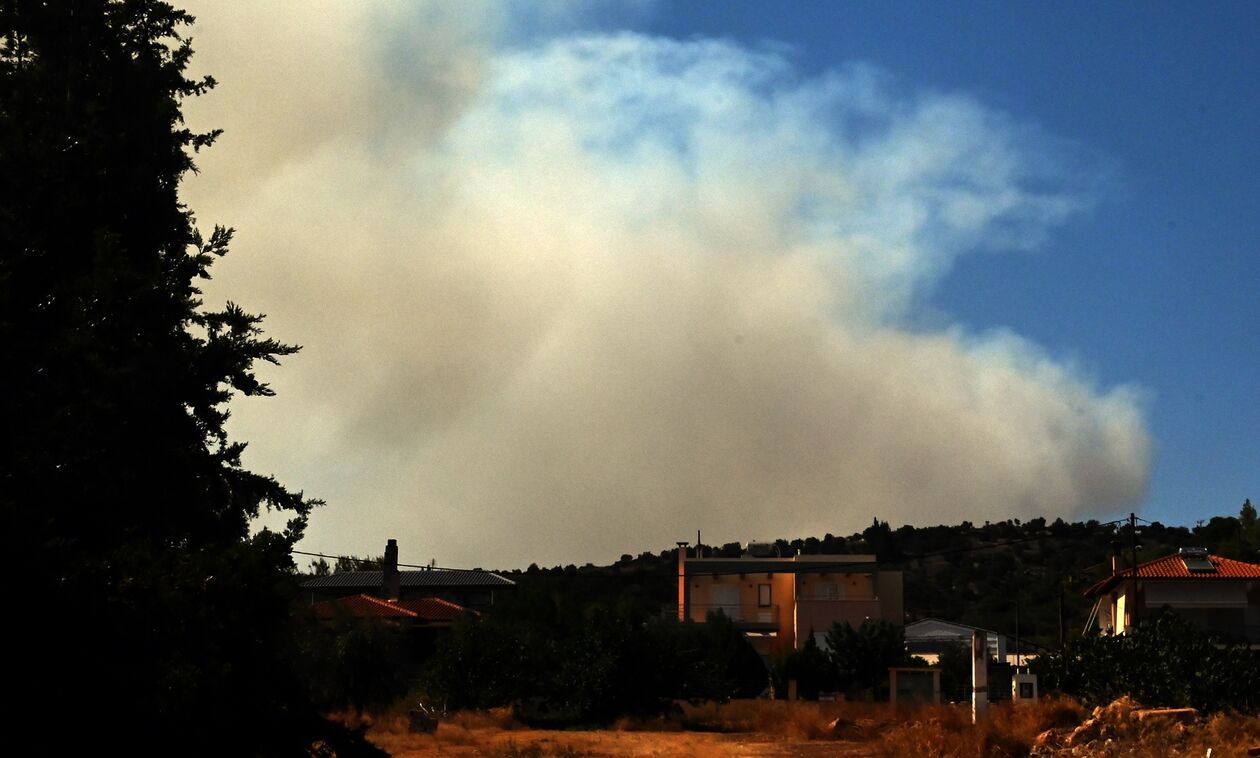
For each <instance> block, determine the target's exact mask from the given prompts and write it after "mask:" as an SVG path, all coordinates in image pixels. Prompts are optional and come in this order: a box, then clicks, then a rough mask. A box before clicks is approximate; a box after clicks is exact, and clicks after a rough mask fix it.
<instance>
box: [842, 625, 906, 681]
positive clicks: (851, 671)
mask: <svg viewBox="0 0 1260 758" xmlns="http://www.w3.org/2000/svg"><path fill="white" fill-rule="evenodd" d="M827 646H828V647H829V648H831V660H832V662H833V663H834V664H835V668H836V674H837V676H838V678H839V682H840V686H841V687H842V688H844V689H845V690H846V691H847V692H848V693H849V694H850V695H857V694H859V693H861V692H863V691H867V690H869V691H870V693H871V696H872V697H874V698H875V699H884V698H886V697H888V668H889V667H890V666H900V665H903V664H905V663H906V662H907V661H908V660H909V654H908V653H906V637H905V628H904V627H902V626H900V625H898V624H894V623H892V622H890V621H884V620H883V619H879V620H875V621H872V620H870V619H867V620H866V621H863V622H862V625H861V626H860V627H858V628H857V629H854V628H853V626H852V625H850V624H849V623H847V622H846V623H843V624H840V623H837V624H834V625H832V627H831V630H830V631H828V632H827Z"/></svg>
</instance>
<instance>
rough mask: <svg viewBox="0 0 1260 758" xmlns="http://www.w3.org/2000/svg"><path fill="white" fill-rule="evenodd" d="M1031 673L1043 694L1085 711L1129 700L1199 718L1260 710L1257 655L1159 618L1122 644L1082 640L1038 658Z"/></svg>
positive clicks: (1181, 623)
mask: <svg viewBox="0 0 1260 758" xmlns="http://www.w3.org/2000/svg"><path fill="white" fill-rule="evenodd" d="M1033 669H1034V671H1035V672H1036V673H1037V674H1038V676H1039V677H1040V680H1041V683H1042V686H1043V688H1044V689H1047V690H1057V691H1060V692H1064V693H1068V694H1071V695H1074V696H1076V697H1079V698H1080V699H1082V700H1083V701H1085V702H1087V703H1090V704H1099V703H1106V702H1109V701H1111V700H1113V699H1115V698H1117V697H1120V696H1121V695H1130V696H1132V697H1134V698H1136V699H1137V700H1139V701H1140V702H1143V703H1148V704H1152V705H1168V706H1190V707H1193V708H1198V709H1199V710H1201V711H1205V712H1213V711H1222V710H1231V709H1232V710H1239V711H1245V712H1254V711H1256V710H1258V709H1260V690H1258V689H1257V688H1256V686H1255V683H1256V682H1258V681H1260V651H1254V650H1249V649H1248V648H1247V647H1246V646H1245V645H1229V644H1224V643H1222V642H1220V641H1219V640H1217V639H1215V638H1214V637H1213V636H1212V635H1210V634H1207V633H1205V632H1203V631H1202V630H1201V629H1199V628H1198V627H1196V626H1194V625H1193V624H1191V623H1190V622H1188V621H1186V620H1185V619H1182V618H1181V617H1179V616H1177V615H1176V614H1174V613H1170V612H1165V613H1161V614H1158V615H1156V616H1154V617H1153V618H1151V619H1148V620H1147V621H1144V622H1143V623H1141V624H1139V625H1138V626H1136V627H1135V628H1134V630H1133V632H1132V634H1129V635H1126V636H1123V637H1102V636H1092V637H1084V638H1081V639H1079V640H1075V641H1072V642H1071V643H1069V644H1068V645H1067V646H1066V647H1064V649H1063V650H1062V651H1060V652H1058V653H1052V654H1049V655H1044V656H1041V657H1039V658H1038V659H1037V660H1036V661H1034V662H1033Z"/></svg>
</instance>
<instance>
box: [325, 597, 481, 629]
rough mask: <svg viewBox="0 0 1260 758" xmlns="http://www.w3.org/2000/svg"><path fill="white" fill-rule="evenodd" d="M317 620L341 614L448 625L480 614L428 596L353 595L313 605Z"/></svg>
mask: <svg viewBox="0 0 1260 758" xmlns="http://www.w3.org/2000/svg"><path fill="white" fill-rule="evenodd" d="M311 611H312V612H313V613H314V614H315V617H316V618H320V619H326V620H327V619H332V618H335V617H336V616H338V615H340V614H345V615H349V616H353V617H355V618H375V619H412V620H415V621H420V622H429V623H431V622H449V621H453V620H454V619H455V618H456V617H458V616H460V615H462V614H465V613H471V614H473V615H477V612H476V611H474V610H471V609H469V608H465V607H464V606H462V605H457V604H456V603H452V602H449V601H446V600H443V599H441V598H436V597H425V598H419V599H415V600H382V599H380V598H378V597H372V596H371V595H350V596H348V597H342V598H337V599H336V600H325V601H323V602H321V603H315V604H314V605H312V606H311Z"/></svg>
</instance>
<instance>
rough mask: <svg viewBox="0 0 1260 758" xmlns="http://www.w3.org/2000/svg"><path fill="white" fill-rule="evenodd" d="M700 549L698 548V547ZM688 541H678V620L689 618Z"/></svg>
mask: <svg viewBox="0 0 1260 758" xmlns="http://www.w3.org/2000/svg"><path fill="white" fill-rule="evenodd" d="M697 549H698V548H697ZM688 610H689V609H688V608H687V543H686V542H679V543H678V620H679V621H686V620H687V611H688Z"/></svg>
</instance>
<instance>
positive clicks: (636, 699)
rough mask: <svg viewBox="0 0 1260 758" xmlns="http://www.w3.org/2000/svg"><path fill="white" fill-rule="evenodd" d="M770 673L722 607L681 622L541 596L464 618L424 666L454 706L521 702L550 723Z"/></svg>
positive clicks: (718, 692) (714, 689) (754, 684)
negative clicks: (699, 619) (702, 617)
mask: <svg viewBox="0 0 1260 758" xmlns="http://www.w3.org/2000/svg"><path fill="white" fill-rule="evenodd" d="M522 601H523V602H522ZM766 682H767V678H766V671H765V667H764V665H763V664H762V663H761V659H760V657H759V656H758V655H757V654H756V652H754V651H753V649H752V647H751V646H749V644H748V642H747V640H746V639H745V638H744V636H743V634H742V633H740V631H739V630H738V629H736V628H735V625H734V624H733V623H732V622H731V621H730V620H729V619H727V618H726V617H725V616H723V615H721V614H714V615H713V616H711V617H710V618H709V620H708V622H707V623H704V624H694V623H691V622H685V623H679V622H677V621H675V620H673V619H662V618H659V617H653V616H645V615H643V614H640V613H636V612H634V611H633V610H632V609H630V608H628V607H626V606H621V607H617V606H609V605H606V604H599V603H596V604H591V605H587V606H584V607H578V606H574V605H571V604H569V603H567V602H564V601H563V600H558V599H556V600H548V599H546V598H540V597H537V596H534V597H529V598H521V599H517V601H516V602H515V604H514V606H512V607H508V608H500V609H497V610H496V612H495V613H494V614H493V615H490V616H486V617H479V618H465V619H463V620H461V621H460V622H458V623H457V624H456V627H455V629H454V630H453V631H452V633H451V634H450V635H449V636H448V637H447V638H445V639H443V640H442V641H441V642H440V643H439V645H438V649H437V652H436V654H435V655H434V657H433V658H432V659H431V660H430V662H429V665H428V670H427V673H426V689H427V690H428V692H429V695H430V696H431V697H432V698H433V699H434V700H436V701H438V702H441V703H444V704H445V705H447V706H448V707H450V708H492V707H497V706H502V705H508V704H516V705H517V706H518V707H519V708H521V709H522V715H523V716H524V717H525V718H527V719H530V718H534V719H539V720H541V719H543V718H546V719H549V720H551V721H552V722H553V723H566V722H567V723H581V722H586V723H593V722H607V721H609V720H611V719H613V718H616V717H618V716H622V715H639V716H645V715H654V714H659V713H662V712H664V711H665V710H667V709H668V708H669V706H670V704H671V703H672V702H673V701H674V700H675V699H680V698H681V699H688V700H692V701H701V700H717V701H723V702H724V701H726V700H729V699H730V698H732V697H736V696H744V697H748V696H753V695H756V694H758V693H759V692H760V691H761V690H762V689H764V688H765V686H766Z"/></svg>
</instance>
